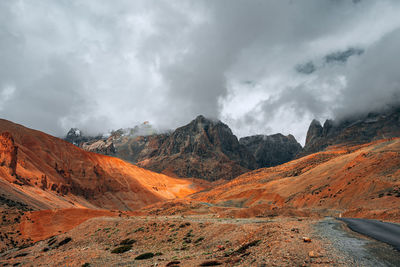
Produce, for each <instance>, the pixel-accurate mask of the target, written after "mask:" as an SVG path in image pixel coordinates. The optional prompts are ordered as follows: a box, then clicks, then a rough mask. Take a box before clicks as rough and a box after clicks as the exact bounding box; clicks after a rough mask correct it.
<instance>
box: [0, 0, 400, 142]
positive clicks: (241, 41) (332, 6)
mask: <svg viewBox="0 0 400 267" xmlns="http://www.w3.org/2000/svg"><path fill="white" fill-rule="evenodd" d="M399 11H400V3H398V1H394V0H392V1H390V0H382V1H372V0H371V1H368V0H364V1H342V0H335V1H334V0H327V1H320V0H310V1H301V2H300V1H291V0H282V1H258V0H254V1H244V0H235V1H196V2H187V1H183V0H182V1H166V0H165V1H163V0H160V1H155V0H146V1H145V0H142V1H128V0H118V1H91V0H88V1H77V0H76V1H50V0H42V1H39V2H37V3H36V2H35V3H33V2H32V1H27V0H19V1H11V0H6V1H2V2H1V3H0V62H1V63H0V91H1V90H4V86H8V85H12V86H13V88H15V90H14V92H13V93H12V94H11V96H10V97H8V98H5V97H4V98H3V99H2V100H1V102H0V108H1V110H0V116H1V117H3V118H6V119H10V120H13V121H15V122H18V123H22V124H24V125H27V126H29V127H33V128H36V129H40V130H43V131H46V132H48V133H51V134H54V135H58V136H62V135H64V134H65V133H66V131H67V130H68V129H69V128H70V127H79V128H81V129H83V130H85V132H89V133H97V132H104V131H107V130H110V129H117V128H122V127H132V126H134V125H135V124H139V123H141V122H143V121H150V122H151V123H152V124H153V125H156V127H158V128H162V129H167V128H175V127H178V126H180V125H182V124H184V123H187V122H189V121H190V120H191V119H193V118H194V117H195V116H197V115H198V114H203V115H206V116H208V117H211V118H219V119H222V120H224V121H226V122H227V123H228V124H229V125H230V126H232V128H233V132H234V133H236V134H238V135H239V136H243V135H248V134H260V133H264V134H273V133H275V132H283V133H285V134H288V133H293V134H295V136H296V137H297V138H298V139H300V140H303V139H304V137H305V132H306V130H307V127H308V124H309V122H310V121H311V120H312V119H313V118H314V117H316V118H319V119H324V118H328V117H332V116H339V117H340V116H344V115H345V114H348V113H351V112H356V111H357V112H360V111H361V110H363V109H364V107H369V106H371V105H370V102H374V103H376V105H377V106H382V105H386V104H387V103H388V101H389V102H391V100H392V99H393V93H396V92H397V91H398V87H396V86H397V83H396V79H397V78H396V75H397V73H396V71H395V70H393V69H399V68H398V66H397V63H396V62H395V60H394V58H395V57H391V58H389V57H390V54H389V53H394V45H393V46H391V43H396V40H397V37H396V36H397V33H396V29H397V28H399V27H400V17H399V16H398V12H399ZM390 36H393V37H390ZM360 49H362V51H363V52H364V53H361V50H360ZM382 55H386V57H387V58H386V59H387V60H388V64H385V62H384V61H382V60H383V59H382V60H380V58H381V56H382ZM328 58H329V60H328ZM382 58H385V56H383V57H382ZM331 59H332V60H331ZM386 59H385V60H386ZM328 61H329V62H328ZM332 63H339V64H332ZM378 68H381V71H380V74H379V75H377V74H376V71H378ZM305 74H307V75H305ZM363 75H370V76H369V77H368V79H365V78H364V77H363ZM373 77H376V78H377V79H378V80H377V81H375V80H374V81H371V80H372V79H373ZM397 77H398V76H397ZM366 80H369V82H368V83H367V82H364V81H366ZM1 86H3V87H1ZM367 87H368V88H369V89H365V90H368V94H369V95H371V96H372V97H367V96H365V97H364V96H363V97H361V98H356V99H357V100H358V101H359V102H360V103H359V104H356V105H353V104H351V102H352V99H353V98H355V97H356V96H357V94H358V93H360V90H361V89H360V88H367ZM382 88H389V89H387V90H386V89H382ZM382 90H384V91H383V93H382ZM378 91H379V92H381V93H378ZM0 93H1V92H0ZM1 94H2V93H1ZM378 98H379V99H380V100H378Z"/></svg>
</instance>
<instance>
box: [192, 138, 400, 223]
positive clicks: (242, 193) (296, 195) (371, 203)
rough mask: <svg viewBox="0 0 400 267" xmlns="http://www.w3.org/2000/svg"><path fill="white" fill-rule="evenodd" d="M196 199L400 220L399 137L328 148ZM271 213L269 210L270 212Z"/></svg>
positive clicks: (264, 208)
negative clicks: (359, 144) (352, 145)
mask: <svg viewBox="0 0 400 267" xmlns="http://www.w3.org/2000/svg"><path fill="white" fill-rule="evenodd" d="M194 198H195V199H197V200H200V201H204V202H210V203H215V204H217V205H222V206H230V207H235V206H236V207H247V208H253V209H257V208H258V210H259V213H260V215H262V214H261V213H265V214H268V213H269V214H271V212H272V214H274V213H275V214H276V215H278V214H280V213H283V212H285V211H288V210H292V211H296V212H299V211H301V210H303V211H307V212H315V213H318V214H326V215H339V214H340V213H343V216H357V217H375V218H382V219H390V220H397V221H400V138H397V139H390V140H388V139H387V140H381V141H376V142H373V143H369V144H365V145H361V146H355V147H331V148H330V149H328V150H327V151H324V152H319V153H316V154H312V155H309V156H306V157H304V158H301V159H298V160H295V161H292V162H289V163H286V164H284V165H280V166H278V167H274V168H265V169H259V170H256V171H253V172H249V173H246V174H243V175H241V176H239V177H238V178H236V179H234V180H232V181H230V182H229V183H226V184H223V185H221V186H218V187H216V188H214V189H212V190H210V191H208V192H200V193H197V194H195V195H194ZM268 211H269V212H268Z"/></svg>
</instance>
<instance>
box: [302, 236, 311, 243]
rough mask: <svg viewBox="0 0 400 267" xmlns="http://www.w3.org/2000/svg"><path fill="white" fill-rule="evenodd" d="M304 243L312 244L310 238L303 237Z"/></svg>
mask: <svg viewBox="0 0 400 267" xmlns="http://www.w3.org/2000/svg"><path fill="white" fill-rule="evenodd" d="M303 241H304V243H311V238H309V237H303Z"/></svg>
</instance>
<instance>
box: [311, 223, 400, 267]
mask: <svg viewBox="0 0 400 267" xmlns="http://www.w3.org/2000/svg"><path fill="white" fill-rule="evenodd" d="M314 229H315V232H316V234H317V235H319V236H320V237H321V238H323V239H325V240H326V242H329V243H330V244H331V245H332V248H333V249H334V250H335V251H336V252H337V253H336V254H337V255H338V256H337V262H338V263H340V264H344V265H346V266H400V252H399V251H396V250H395V249H394V248H393V247H391V246H389V245H387V244H385V243H382V242H379V241H376V240H374V239H372V238H368V237H366V236H363V235H360V234H358V233H355V232H353V231H351V230H350V229H348V227H347V226H346V224H345V223H343V222H340V221H338V220H335V219H334V218H330V217H327V218H325V219H324V220H322V221H320V222H319V223H317V224H315V227H314ZM339 255H340V256H339Z"/></svg>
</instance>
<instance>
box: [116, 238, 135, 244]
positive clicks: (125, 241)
mask: <svg viewBox="0 0 400 267" xmlns="http://www.w3.org/2000/svg"><path fill="white" fill-rule="evenodd" d="M134 243H136V240H135V239H130V238H127V239H124V240H122V241H121V243H119V244H120V245H132V244H134Z"/></svg>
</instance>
